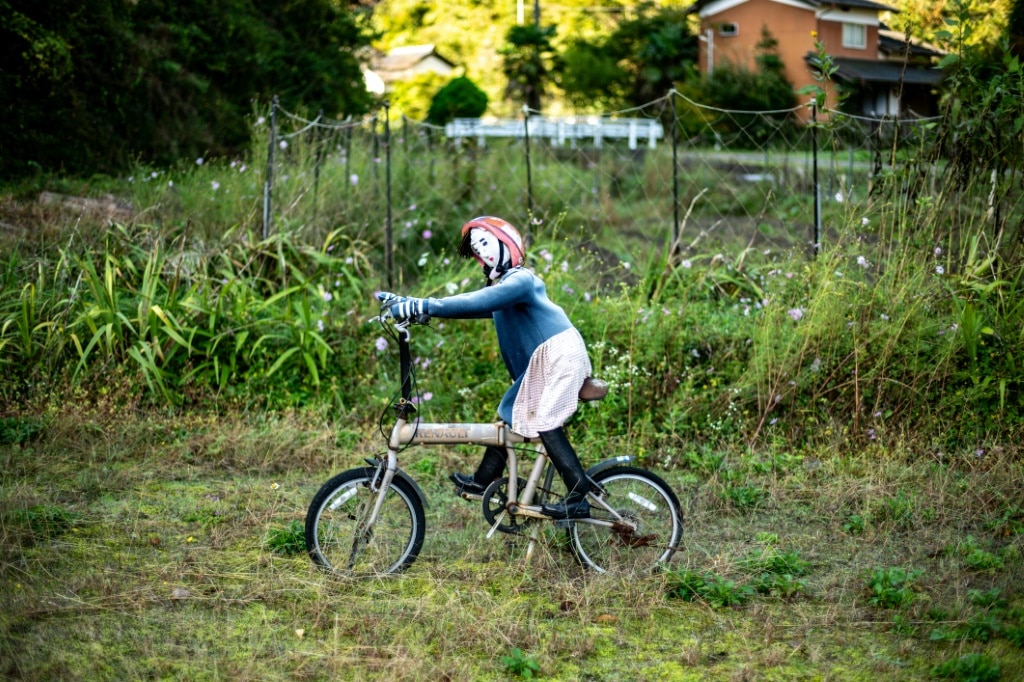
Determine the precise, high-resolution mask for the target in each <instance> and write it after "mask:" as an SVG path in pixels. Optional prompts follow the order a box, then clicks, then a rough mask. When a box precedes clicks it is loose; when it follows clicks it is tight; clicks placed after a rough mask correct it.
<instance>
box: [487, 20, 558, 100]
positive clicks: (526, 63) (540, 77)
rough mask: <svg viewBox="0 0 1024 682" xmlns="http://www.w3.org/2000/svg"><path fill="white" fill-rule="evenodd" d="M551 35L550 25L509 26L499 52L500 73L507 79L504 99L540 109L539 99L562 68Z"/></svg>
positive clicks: (552, 28) (553, 31) (553, 30)
mask: <svg viewBox="0 0 1024 682" xmlns="http://www.w3.org/2000/svg"><path fill="white" fill-rule="evenodd" d="M554 36H555V27H554V26H543V27H541V26H536V25H533V24H528V25H518V26H513V27H512V28H511V29H509V32H508V34H507V36H506V40H507V43H506V45H505V46H504V47H502V48H501V50H500V51H499V52H500V54H501V56H502V58H503V62H502V73H504V74H505V78H507V79H508V85H507V86H506V88H505V96H506V98H508V99H510V100H512V101H515V102H522V103H524V104H525V105H526V106H528V107H529V108H530V109H531V110H532V111H540V109H541V100H542V98H543V97H544V95H545V94H547V91H548V88H549V85H550V84H551V83H552V82H554V81H555V79H556V78H557V76H558V74H559V73H560V72H561V70H562V62H561V58H560V57H559V55H558V53H557V52H556V51H555V49H554V47H553V46H552V44H551V40H552V39H553V38H554Z"/></svg>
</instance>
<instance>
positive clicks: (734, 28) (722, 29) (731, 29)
mask: <svg viewBox="0 0 1024 682" xmlns="http://www.w3.org/2000/svg"><path fill="white" fill-rule="evenodd" d="M739 32H740V27H739V24H719V25H718V35H720V36H734V35H738V34H739Z"/></svg>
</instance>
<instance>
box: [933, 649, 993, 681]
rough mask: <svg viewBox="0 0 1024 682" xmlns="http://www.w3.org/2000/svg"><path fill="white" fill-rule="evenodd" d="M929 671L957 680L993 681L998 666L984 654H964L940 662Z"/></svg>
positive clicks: (936, 675) (937, 675)
mask: <svg viewBox="0 0 1024 682" xmlns="http://www.w3.org/2000/svg"><path fill="white" fill-rule="evenodd" d="M931 672H932V675H934V676H935V677H941V678H943V679H949V680H956V681H957V682H995V681H996V680H998V679H999V675H1000V666H999V663H998V662H996V661H993V660H992V659H991V658H989V657H988V656H986V655H984V654H966V655H964V656H960V657H959V658H951V659H950V660H948V661H945V662H944V663H940V664H939V665H937V666H935V667H934V668H932V671H931Z"/></svg>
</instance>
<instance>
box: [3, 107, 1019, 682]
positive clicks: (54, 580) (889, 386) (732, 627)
mask: <svg viewBox="0 0 1024 682" xmlns="http://www.w3.org/2000/svg"><path fill="white" fill-rule="evenodd" d="M978 118H979V119H981V118H984V117H978ZM986 120H987V119H986ZM283 149H284V148H283V147H282V150H283ZM288 149H289V152H288V154H282V155H281V157H282V159H283V160H282V161H281V166H279V167H278V172H279V178H278V180H277V181H276V182H277V184H276V185H275V193H274V201H275V202H276V203H275V204H274V205H275V207H276V208H274V209H273V215H274V216H275V219H274V221H273V225H272V226H271V227H272V228H273V229H272V230H271V231H270V233H269V234H263V233H262V227H263V226H262V224H261V223H262V220H261V217H262V210H261V208H262V197H263V196H264V195H263V194H262V192H261V187H262V182H263V181H262V178H263V176H262V175H261V174H260V172H261V171H260V170H259V169H262V168H263V167H264V163H263V162H262V160H261V156H260V155H261V154H264V153H265V149H263V148H262V147H261V145H260V144H257V145H256V148H255V151H254V153H253V154H252V155H251V157H250V158H247V159H246V160H245V161H246V162H245V163H243V162H241V160H228V159H220V160H203V159H197V160H196V161H195V162H194V163H193V162H189V163H186V164H183V165H182V167H180V168H177V169H139V171H138V172H137V173H135V174H134V175H133V176H131V177H129V178H124V179H114V178H98V179H93V180H89V181H87V182H86V181H81V182H75V181H71V180H60V181H59V182H58V181H56V180H54V181H48V180H46V179H45V178H44V179H40V180H39V181H38V183H32V182H30V183H27V184H26V185H25V186H24V187H22V188H18V189H16V190H12V191H11V192H10V193H4V194H3V196H0V252H2V253H3V254H4V257H3V259H2V260H0V676H2V677H5V678H10V679H25V680H134V679H187V680H219V679H225V680H245V679H257V680H278V679H280V680H295V679H309V680H319V679H351V680H363V679H406V680H431V681H432V680H491V679H493V680H504V679H514V678H519V677H523V678H525V677H538V676H539V677H542V678H544V679H552V680H609V681H610V680H629V681H633V680H652V681H653V680H729V681H732V680H872V681H874V680H878V679H885V680H901V681H902V680H930V679H950V680H963V681H967V680H977V681H985V680H1019V679H1024V590H1022V588H1021V586H1022V585H1024V557H1022V553H1024V464H1022V457H1021V455H1022V451H1021V443H1022V442H1024V426H1022V423H1024V417H1022V415H1024V369H1022V365H1021V361H1020V359H1021V358H1024V303H1022V301H1024V293H1022V292H1024V268H1022V267H1021V256H1022V252H1021V249H1020V248H1019V245H1020V244H1021V243H1022V242H1021V240H1020V234H1019V225H1020V224H1022V223H1021V221H1020V216H1021V214H1022V211H1024V204H1022V203H1021V200H1020V198H1019V196H1020V195H1019V192H1016V190H1015V189H1014V187H1015V185H1013V183H1014V182H1019V176H1018V174H1017V172H1016V171H1013V172H1009V173H1007V174H1005V175H1004V176H999V175H997V174H995V173H992V172H990V169H989V168H988V167H987V166H979V167H978V168H968V169H966V170H965V169H964V168H959V170H957V168H958V167H956V166H954V165H951V164H939V165H936V164H932V163H930V162H927V163H924V164H923V165H920V166H914V165H913V164H910V165H907V166H906V167H892V168H887V169H884V171H882V172H879V173H878V174H875V175H872V176H871V178H870V182H869V179H868V178H866V177H861V176H860V175H859V174H855V173H854V172H853V168H852V164H851V168H850V173H849V174H848V175H847V176H846V177H844V178H840V177H839V175H835V176H834V177H832V178H831V179H827V180H824V181H823V184H822V186H821V190H822V192H823V194H824V199H825V202H824V206H823V225H822V227H823V230H824V232H823V234H822V235H817V236H815V237H812V235H811V231H810V229H809V228H810V227H811V225H812V217H813V215H814V212H813V211H812V210H811V209H812V197H813V196H814V195H813V194H812V193H811V192H810V190H811V186H810V185H809V184H808V181H807V179H806V177H803V179H801V177H799V173H794V174H793V177H792V178H791V179H792V180H794V182H795V183H796V184H795V185H794V186H793V187H792V188H791V189H789V190H785V189H781V190H777V189H774V185H771V184H765V183H764V182H756V183H753V182H750V181H749V180H747V179H744V178H742V177H736V176H737V174H738V173H740V172H741V171H742V172H743V173H746V172H747V169H743V168H740V169H723V168H718V167H714V166H712V165H710V164H709V165H707V166H706V167H703V168H694V169H688V172H687V174H686V175H685V182H684V183H683V184H684V187H682V188H681V190H682V193H681V194H680V196H679V197H678V205H676V204H675V203H674V202H675V201H676V198H675V197H673V194H672V192H671V190H672V188H673V184H672V178H673V176H672V174H671V173H670V174H666V173H665V168H666V165H665V163H664V161H666V160H668V154H667V150H666V149H659V150H657V153H653V152H652V153H650V154H644V155H636V156H635V157H634V156H632V155H630V156H627V157H623V158H622V159H617V158H615V157H614V155H612V154H611V153H610V152H611V150H607V151H609V153H608V154H606V155H603V156H602V157H601V159H600V162H599V163H596V162H595V163H594V164H593V165H589V164H581V163H580V161H581V160H580V159H568V160H567V159H558V155H557V154H556V155H553V156H552V160H551V162H550V163H538V164H537V166H536V170H537V171H538V172H537V174H536V175H535V178H534V180H535V183H536V184H535V187H536V193H535V194H534V196H533V198H532V202H536V203H535V205H536V207H537V208H538V210H539V214H535V215H540V216H542V217H543V216H547V217H546V218H544V219H543V220H541V219H540V218H537V220H536V221H534V220H531V219H529V218H524V220H523V222H522V223H521V225H526V226H528V228H527V229H530V230H532V231H533V234H532V237H534V241H533V242H532V243H531V247H530V258H531V260H530V266H531V267H533V268H535V269H536V270H537V272H538V273H539V274H540V275H541V276H542V277H543V278H544V280H545V282H546V285H547V289H548V292H549V294H550V295H551V297H552V299H553V300H554V301H555V302H556V303H558V304H559V305H561V306H562V307H563V308H564V309H565V310H566V311H567V313H568V314H569V315H570V317H571V319H573V321H574V324H576V325H577V326H578V328H579V329H580V331H581V334H582V335H583V337H584V338H585V339H586V340H587V343H588V350H589V352H590V354H591V360H592V362H593V364H594V368H595V371H596V372H597V374H598V376H600V377H601V378H603V379H605V380H607V381H609V383H610V384H611V386H612V393H611V394H610V395H609V396H608V397H607V398H606V399H605V400H604V401H603V402H602V403H601V405H600V406H599V407H597V408H593V409H592V408H590V407H588V408H586V409H585V410H582V411H581V414H580V416H579V417H578V418H577V419H576V421H575V423H574V424H573V425H572V426H571V427H570V429H571V430H570V435H571V437H572V440H573V442H574V444H575V445H576V447H577V448H578V450H579V451H580V453H581V458H582V459H583V461H584V463H585V464H593V463H596V462H598V461H600V460H602V459H605V458H608V457H612V456H616V455H620V454H624V453H629V454H636V455H637V456H638V457H639V461H640V464H641V466H644V467H647V468H650V469H652V470H654V471H656V472H657V473H658V474H659V475H662V476H663V477H664V478H665V479H666V480H668V481H669V482H670V483H671V484H672V485H673V487H674V488H675V489H676V491H677V494H678V496H679V498H680V500H681V501H682V503H683V507H684V512H685V516H686V522H685V530H684V536H683V543H682V547H681V548H680V551H679V552H678V553H677V554H676V556H675V557H674V559H673V561H672V562H671V565H669V566H665V567H664V570H662V571H659V572H658V573H656V574H653V575H645V576H612V577H603V576H598V575H594V574H591V573H587V572H585V571H583V570H582V569H581V568H580V567H579V566H578V565H576V563H575V562H574V559H573V557H572V555H571V552H570V551H569V548H568V547H567V546H566V544H565V542H564V537H563V536H562V534H561V533H556V532H554V531H551V532H549V533H546V534H545V535H544V538H543V540H544V541H543V543H542V544H541V548H540V551H539V552H538V555H536V556H535V557H534V560H533V562H532V563H531V564H530V565H529V566H526V565H524V556H525V548H524V546H523V543H522V542H521V541H520V540H519V539H517V538H511V537H507V536H500V537H497V538H494V539H491V540H487V539H485V537H484V534H485V532H486V530H487V529H486V526H485V523H484V520H483V517H482V514H481V513H480V510H478V509H477V508H475V507H474V506H473V505H470V504H468V503H466V502H464V501H462V500H460V499H458V498H456V497H455V495H454V494H453V491H452V490H451V486H450V484H448V483H447V482H446V479H447V475H448V473H450V472H451V471H453V470H461V471H466V470H468V469H470V468H471V467H472V466H473V465H474V464H475V463H476V461H477V458H478V456H479V453H477V452H474V451H471V450H464V449H458V448H451V449H440V450H430V451H426V450H419V451H410V452H409V453H407V455H408V456H407V457H406V458H405V459H404V460H403V461H402V464H403V466H404V468H405V469H406V470H407V471H408V472H409V473H410V474H411V475H412V476H413V477H414V478H415V479H416V480H417V481H418V482H419V483H420V485H421V486H422V487H423V488H424V490H425V491H426V493H427V496H428V498H429V500H430V506H429V508H428V517H427V534H426V541H425V544H424V547H423V550H422V552H421V554H420V557H419V559H418V560H417V561H416V563H415V564H414V565H413V566H412V567H411V569H410V570H409V571H408V572H407V573H405V574H404V575H401V576H395V577H390V578H387V579H381V580H371V581H358V582H339V581H336V580H331V579H330V578H328V577H327V576H325V575H323V574H322V573H319V572H318V571H316V570H315V569H314V567H313V565H312V563H311V561H310V560H309V558H308V557H307V556H305V548H304V543H303V539H302V522H303V519H304V516H305V513H306V508H307V506H308V504H309V503H310V500H311V499H312V497H313V495H314V493H315V492H316V490H317V489H318V488H319V486H320V485H321V484H322V483H323V482H324V481H326V480H327V479H328V478H329V477H330V476H332V475H334V474H336V473H338V472H340V471H343V470H346V469H349V468H352V467H355V466H359V465H361V464H362V462H363V458H364V457H368V456H373V455H376V454H379V453H380V452H381V451H382V449H383V448H384V443H383V441H382V439H381V438H380V436H379V434H378V428H377V427H378V424H377V417H378V415H379V414H380V411H381V409H383V408H384V407H385V404H386V401H387V397H388V396H389V395H391V394H392V392H393V391H394V388H395V383H396V382H395V376H394V370H395V367H396V361H395V357H394V350H393V347H391V346H389V343H388V341H387V339H385V338H384V337H383V336H382V335H381V330H380V329H379V328H378V327H376V326H373V325H368V324H366V320H367V318H368V317H369V316H370V315H373V314H375V313H376V312H377V309H376V307H375V304H374V301H375V299H374V292H376V291H377V290H379V289H383V288H392V282H391V279H392V272H391V269H390V267H389V264H388V263H387V262H386V260H387V259H385V258H383V255H382V254H383V252H384V247H383V245H382V243H381V242H382V240H383V241H384V242H385V243H386V242H387V241H388V240H387V239H384V236H385V235H384V234H383V233H382V230H381V227H382V226H383V225H384V224H385V221H384V215H385V211H384V209H385V208H387V213H386V214H387V216H388V221H387V224H388V225H391V224H392V222H393V226H394V228H395V232H394V234H393V235H392V233H391V232H387V236H388V237H392V236H393V237H394V239H395V241H394V247H395V248H394V253H393V255H395V256H396V258H395V263H394V278H393V279H394V286H393V289H394V290H396V291H399V292H400V293H403V294H412V295H419V296H444V295H448V294H453V293H456V292H460V291H467V290H470V289H474V288H476V287H477V286H479V279H478V278H479V271H478V269H477V268H476V267H475V265H473V264H471V263H466V262H461V261H459V260H458V259H457V258H455V257H454V255H453V252H454V243H455V241H456V236H455V235H456V231H455V229H454V226H457V225H459V224H461V221H462V220H464V219H465V218H466V217H468V216H470V215H474V214H476V213H477V212H493V213H498V214H501V215H508V216H509V217H512V216H513V215H523V212H524V205H525V196H524V191H523V186H522V183H520V182H519V181H517V180H514V179H513V180H510V179H509V178H510V177H511V176H510V172H509V162H508V159H507V158H505V156H507V155H503V154H501V153H494V154H488V153H486V150H478V149H475V148H470V149H469V150H468V152H467V154H468V156H465V157H459V158H460V159H462V160H460V162H459V163H456V164H447V163H444V162H442V161H441V160H440V159H439V158H438V159H435V157H434V156H431V155H426V156H416V155H415V154H414V153H413V152H415V150H414V149H410V150H408V154H409V155H408V158H407V159H406V160H407V161H408V162H407V163H405V164H404V165H403V164H402V163H399V164H398V165H397V166H396V173H395V180H396V188H400V190H399V191H396V195H395V196H394V197H391V196H390V190H388V191H387V192H385V188H390V184H388V183H386V182H385V178H384V173H382V172H380V171H381V167H380V165H379V164H378V161H379V159H377V158H376V157H375V156H370V155H369V148H368V149H364V150H363V151H362V152H359V150H358V149H354V150H353V151H352V153H351V155H349V154H348V153H347V152H346V153H345V154H341V153H340V151H338V150H335V151H336V153H334V155H333V156H331V155H330V154H329V155H328V156H327V157H326V161H325V162H324V164H323V167H322V168H321V167H320V165H317V166H316V167H315V169H316V170H314V169H313V167H311V164H310V161H311V160H312V159H318V160H319V159H320V158H321V157H319V156H318V155H317V154H316V151H317V150H316V149H314V148H313V147H311V146H310V147H308V148H307V147H303V146H300V144H299V143H298V138H295V139H293V140H292V144H291V145H290V146H289V147H288ZM357 152H359V153H357ZM989 156H991V158H997V157H998V155H997V154H992V155H989ZM363 157H366V158H363ZM986 158H988V156H986ZM424 159H426V160H427V161H429V162H427V163H420V161H423V160H424ZM659 159H660V162H659ZM413 161H416V163H413ZM435 161H437V162H436V163H435ZM555 161H558V162H559V163H555ZM563 161H564V162H565V163H562V162H563ZM286 162H287V163H286ZM318 164H319V162H318ZM359 164H362V165H359ZM669 168H671V166H669ZM518 169H519V170H522V167H521V166H519V167H518ZM319 170H322V171H323V174H322V175H321V174H320V173H319V172H318V171H319ZM954 170H957V172H956V173H954V172H953V171H954ZM968 170H970V171H971V173H968V172H967V171H968ZM937 173H938V174H937ZM511 175H514V176H516V177H518V174H517V173H512V174H511ZM784 175H785V174H784ZM406 176H407V177H406ZM780 177H781V176H780ZM830 177H831V176H830ZM833 180H834V182H833ZM43 189H47V190H52V191H54V192H57V194H59V195H60V196H58V197H57V198H55V199H53V200H52V201H49V200H47V201H44V200H43V199H44V197H46V196H49V195H46V194H42V193H41V190H43ZM851 190H855V191H851ZM108 193H109V194H110V195H111V197H110V198H108V197H107V194H108ZM82 197H87V198H90V201H89V202H84V206H86V208H82V206H83V202H82V201H81V199H82ZM386 200H389V201H390V203H386ZM89 207H91V208H89ZM392 208H394V209H395V214H394V216H393V218H394V220H393V221H392V220H391V217H392V216H391V209H392ZM674 208H679V209H681V210H683V212H684V213H683V215H682V216H681V219H682V220H681V223H680V227H681V229H682V232H681V233H680V235H679V243H678V244H677V246H678V247H679V250H678V251H676V252H674V253H673V254H672V256H671V257H670V256H669V254H668V253H667V250H666V248H665V247H666V245H667V242H668V240H669V239H670V237H671V236H672V230H673V229H674V228H675V224H674V223H673V219H672V218H671V217H670V216H672V215H673V209H674ZM688 209H689V210H688ZM504 211H510V213H503V212H504ZM691 211H692V212H691ZM553 216H558V217H557V218H555V217H553ZM531 217H533V216H531ZM818 237H820V242H821V243H820V244H818V245H817V246H815V247H813V248H811V247H810V246H809V242H810V241H811V240H813V239H817V238H818ZM435 322H436V324H435V325H434V326H433V327H432V328H430V329H426V328H420V329H419V330H418V331H417V337H416V338H417V346H416V351H415V357H416V362H415V364H416V366H417V368H418V375H417V379H418V382H419V383H418V384H417V394H418V395H419V397H420V398H421V400H422V402H421V404H420V413H421V414H426V411H427V410H428V409H429V410H436V414H437V416H439V417H440V419H435V420H436V421H449V420H451V421H469V420H473V419H488V418H491V413H490V411H491V410H493V406H494V405H496V404H497V402H498V400H499V399H500V397H501V395H502V394H503V393H504V391H505V389H506V387H507V380H508V377H507V373H506V372H505V370H504V367H503V366H502V363H501V361H500V357H499V355H498V353H497V349H496V347H495V343H494V337H493V334H492V333H491V332H489V331H488V332H486V333H482V331H481V327H480V326H479V325H480V322H479V321H478V320H477V321H444V322H443V323H441V322H439V321H435ZM428 367H429V369H428Z"/></svg>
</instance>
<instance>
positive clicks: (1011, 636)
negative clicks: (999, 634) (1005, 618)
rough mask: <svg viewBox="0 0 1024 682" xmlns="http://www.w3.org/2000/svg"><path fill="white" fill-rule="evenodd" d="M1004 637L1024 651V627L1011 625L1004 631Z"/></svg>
mask: <svg viewBox="0 0 1024 682" xmlns="http://www.w3.org/2000/svg"><path fill="white" fill-rule="evenodd" d="M1003 636H1004V637H1006V639H1007V641H1009V642H1010V643H1011V644H1013V645H1014V646H1015V647H1017V648H1018V649H1024V625H1011V626H1009V627H1007V628H1006V629H1004V630H1003Z"/></svg>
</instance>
